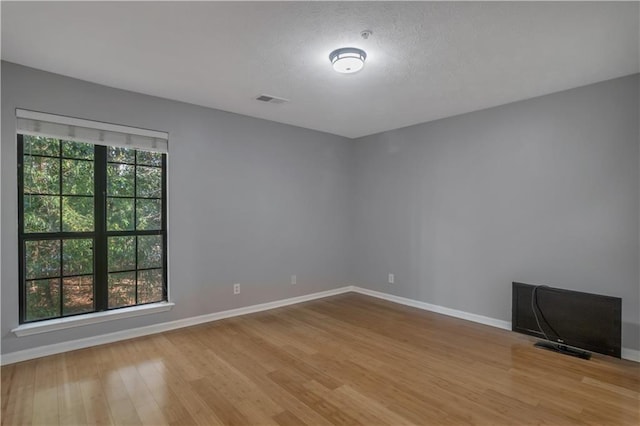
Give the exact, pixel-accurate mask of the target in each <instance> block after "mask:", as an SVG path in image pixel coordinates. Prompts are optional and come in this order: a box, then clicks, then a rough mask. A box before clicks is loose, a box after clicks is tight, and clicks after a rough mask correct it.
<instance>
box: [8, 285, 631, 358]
mask: <svg viewBox="0 0 640 426" xmlns="http://www.w3.org/2000/svg"><path fill="white" fill-rule="evenodd" d="M351 291H353V292H356V293H360V294H364V295H367V296H372V297H376V298H378V299H384V300H388V301H390V302H395V303H399V304H401V305H406V306H412V307H414V308H418V309H423V310H426V311H430V312H436V313H439V314H443V315H448V316H451V317H455V318H460V319H464V320H468V321H473V322H476V323H480V324H485V325H488V326H491V327H497V328H501V329H504V330H511V322H509V321H503V320H499V319H496V318H491V317H486V316H483V315H477V314H472V313H469V312H465V311H460V310H457V309H451V308H447V307H444V306H439V305H433V304H431V303H426V302H421V301H419V300H414V299H408V298H406V297H400V296H395V295H392V294H387V293H382V292H379V291H375V290H369V289H366V288H362V287H357V286H350V285H349V286H345V287H340V288H336V289H333V290H327V291H321V292H318V293H312V294H307V295H304V296H297V297H291V298H288V299H282V300H276V301H273V302H267V303H261V304H258V305H251V306H245V307H242V308H237V309H230V310H227V311H222V312H214V313H212V314H206V315H200V316H197V317H192V318H185V319H181V320H177V321H170V322H164V323H161V324H154V325H149V326H146V327H140V328H134V329H130V330H122V331H117V332H115V333H108V334H103V335H100V336H94V337H87V338H85V339H78V340H71V341H68V342H61V343H55V344H53V345H47V346H40V347H37V348H32V349H25V350H22V351H16V352H11V353H8V354H4V355H2V356H1V358H0V364H1V365H7V364H13V363H16V362H21V361H27V360H30V359H34V358H40V357H43V356H48V355H55V354H59V353H63V352H69V351H74V350H77V349H84V348H88V347H91V346H98V345H104V344H106V343H113V342H117V341H120V340H127V339H132V338H134V337H142V336H148V335H150V334H156V333H162V332H163V331H169V330H175V329H178V328H183V327H189V326H192V325H198V324H203V323H206V322H211V321H217V320H221V319H225V318H231V317H237V316H240V315H246V314H251V313H254V312H261V311H267V310H270V309H275V308H280V307H283V306H289V305H294V304H296V303H302V302H307V301H310V300H316V299H322V298H324V297H329V296H334V295H337V294H342V293H348V292H351ZM622 358H624V359H627V360H630V361H636V362H640V351H638V350H635V349H629V348H622Z"/></svg>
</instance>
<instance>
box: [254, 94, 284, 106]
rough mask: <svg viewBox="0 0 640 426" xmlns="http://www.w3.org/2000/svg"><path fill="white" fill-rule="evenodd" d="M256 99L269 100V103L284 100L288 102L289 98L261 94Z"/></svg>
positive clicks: (277, 102) (279, 102) (281, 102)
mask: <svg viewBox="0 0 640 426" xmlns="http://www.w3.org/2000/svg"><path fill="white" fill-rule="evenodd" d="M256 101H260V102H269V103H270V104H284V103H286V102H289V99H285V98H279V97H277V96H271V95H265V94H262V95H260V96H258V97H257V98H256Z"/></svg>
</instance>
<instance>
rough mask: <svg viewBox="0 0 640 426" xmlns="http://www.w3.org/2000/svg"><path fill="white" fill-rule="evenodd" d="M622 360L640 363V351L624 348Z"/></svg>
mask: <svg viewBox="0 0 640 426" xmlns="http://www.w3.org/2000/svg"><path fill="white" fill-rule="evenodd" d="M622 358H623V359H628V360H629V361H635V362H640V351H638V350H635V349H629V348H622Z"/></svg>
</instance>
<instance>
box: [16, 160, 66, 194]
mask: <svg viewBox="0 0 640 426" xmlns="http://www.w3.org/2000/svg"><path fill="white" fill-rule="evenodd" d="M23 164H24V168H23V173H24V192H25V194H29V193H31V194H59V193H60V161H59V160H58V159H57V158H47V157H32V156H30V155H25V156H24V162H23Z"/></svg>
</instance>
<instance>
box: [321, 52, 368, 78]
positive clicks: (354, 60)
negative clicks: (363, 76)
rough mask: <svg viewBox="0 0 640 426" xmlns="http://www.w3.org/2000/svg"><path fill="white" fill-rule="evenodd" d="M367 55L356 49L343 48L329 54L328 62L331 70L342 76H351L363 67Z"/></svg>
mask: <svg viewBox="0 0 640 426" xmlns="http://www.w3.org/2000/svg"><path fill="white" fill-rule="evenodd" d="M365 59H367V53H366V52H365V51H364V50H362V49H358V48H356V47H343V48H342V49H336V50H334V51H333V52H331V53H330V54H329V60H330V61H331V64H332V65H333V69H334V70H336V71H338V72H339V73H342V74H353V73H354V72H358V71H360V70H361V69H362V67H364V61H365Z"/></svg>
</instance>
